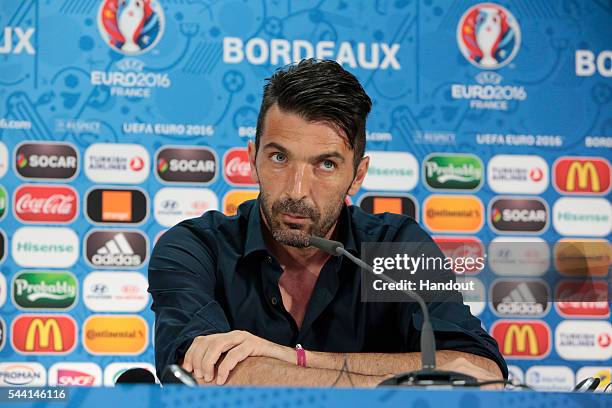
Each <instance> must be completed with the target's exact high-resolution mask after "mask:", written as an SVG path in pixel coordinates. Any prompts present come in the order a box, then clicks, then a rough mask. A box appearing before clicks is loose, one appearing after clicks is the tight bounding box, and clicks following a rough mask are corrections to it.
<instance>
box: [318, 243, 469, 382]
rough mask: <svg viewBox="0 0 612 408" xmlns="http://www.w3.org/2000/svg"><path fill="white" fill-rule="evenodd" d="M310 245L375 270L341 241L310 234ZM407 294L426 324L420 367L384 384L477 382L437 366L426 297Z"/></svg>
mask: <svg viewBox="0 0 612 408" xmlns="http://www.w3.org/2000/svg"><path fill="white" fill-rule="evenodd" d="M309 246H312V247H315V248H318V249H320V250H322V251H324V252H327V253H328V254H331V255H334V256H342V255H344V256H346V257H347V258H348V259H350V260H351V261H352V262H353V263H355V264H356V265H357V266H360V267H361V268H364V269H366V270H368V271H369V272H370V273H372V274H374V269H373V268H372V267H371V266H370V265H368V264H367V263H365V262H364V261H363V260H361V259H359V258H357V257H356V256H354V255H353V254H351V253H350V252H348V251H347V250H346V249H344V245H342V243H341V242H338V241H332V240H329V239H325V238H321V237H315V236H311V237H310V239H309ZM376 276H377V277H379V278H381V279H383V280H384V281H386V282H388V283H393V284H396V283H397V282H396V281H395V280H393V279H391V278H389V277H388V276H386V275H385V274H380V275H376ZM402 292H403V293H404V294H406V295H407V296H408V297H410V298H411V299H413V300H414V301H416V302H417V303H418V304H419V306H420V308H421V313H422V314H423V325H422V327H421V339H420V340H421V370H418V371H411V372H407V373H402V374H398V375H396V376H394V377H392V378H389V379H387V380H385V381H383V382H382V383H380V384H379V386H381V385H402V386H440V385H447V386H448V385H465V384H473V383H476V379H475V378H474V377H472V376H470V375H467V374H463V373H457V372H453V371H441V370H436V339H435V336H434V332H433V329H432V327H431V320H430V318H429V310H428V309H427V305H426V304H425V301H424V300H423V298H422V297H421V296H420V295H419V294H418V293H416V292H414V291H412V290H408V289H405V290H402Z"/></svg>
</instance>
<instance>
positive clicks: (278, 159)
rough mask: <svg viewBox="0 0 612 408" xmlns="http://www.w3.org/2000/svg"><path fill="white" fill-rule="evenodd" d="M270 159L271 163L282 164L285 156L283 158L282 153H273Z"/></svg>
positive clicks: (285, 158)
mask: <svg viewBox="0 0 612 408" xmlns="http://www.w3.org/2000/svg"><path fill="white" fill-rule="evenodd" d="M271 157H272V161H273V162H276V163H283V162H284V161H286V160H287V156H285V155H284V154H283V153H274V154H272V156H271Z"/></svg>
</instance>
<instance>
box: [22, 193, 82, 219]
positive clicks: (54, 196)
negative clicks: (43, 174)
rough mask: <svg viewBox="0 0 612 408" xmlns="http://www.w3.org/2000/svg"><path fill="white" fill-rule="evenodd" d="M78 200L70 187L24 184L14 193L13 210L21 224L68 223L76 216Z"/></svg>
mask: <svg viewBox="0 0 612 408" xmlns="http://www.w3.org/2000/svg"><path fill="white" fill-rule="evenodd" d="M78 200H79V198H78V195H77V192H76V191H75V190H74V189H73V188H72V187H67V186H48V185H31V184H25V185H22V186H20V187H18V188H17V190H16V191H15V196H14V203H15V205H14V206H13V208H14V211H15V217H16V218H17V219H19V220H20V221H23V222H43V223H69V222H72V221H74V219H75V218H76V216H77V214H78Z"/></svg>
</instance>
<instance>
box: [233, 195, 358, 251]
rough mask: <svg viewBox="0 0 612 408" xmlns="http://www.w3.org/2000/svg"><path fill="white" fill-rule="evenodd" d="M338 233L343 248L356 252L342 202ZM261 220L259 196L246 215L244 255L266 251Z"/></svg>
mask: <svg viewBox="0 0 612 408" xmlns="http://www.w3.org/2000/svg"><path fill="white" fill-rule="evenodd" d="M338 222H339V224H338V234H337V239H338V240H339V241H340V242H342V244H343V245H344V248H345V249H346V250H347V251H349V252H351V253H353V254H358V250H357V244H356V243H355V237H354V236H353V228H352V219H351V212H350V210H349V207H348V206H347V205H346V204H344V205H343V206H342V211H341V212H340V216H339V217H338ZM262 227H263V225H262V221H261V213H260V210H259V197H258V198H257V199H256V200H254V203H253V205H252V206H251V211H250V212H249V215H248V223H247V231H246V241H245V244H244V256H245V257H246V256H249V255H250V254H252V253H255V252H259V251H264V252H267V251H268V248H267V247H266V243H265V241H264V236H263V232H262Z"/></svg>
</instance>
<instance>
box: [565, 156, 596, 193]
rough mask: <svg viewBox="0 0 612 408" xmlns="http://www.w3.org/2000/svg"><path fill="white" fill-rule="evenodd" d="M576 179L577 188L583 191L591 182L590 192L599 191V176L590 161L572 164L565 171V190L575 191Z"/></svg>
mask: <svg viewBox="0 0 612 408" xmlns="http://www.w3.org/2000/svg"><path fill="white" fill-rule="evenodd" d="M576 179H578V188H579V189H581V190H585V189H587V188H588V186H589V180H591V190H592V191H593V192H599V191H601V183H600V181H599V175H598V174H597V169H596V168H595V164H593V162H591V161H587V162H584V163H580V162H577V161H575V162H573V163H572V164H571V165H570V166H569V168H568V170H567V181H566V182H565V189H566V190H567V191H576Z"/></svg>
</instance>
